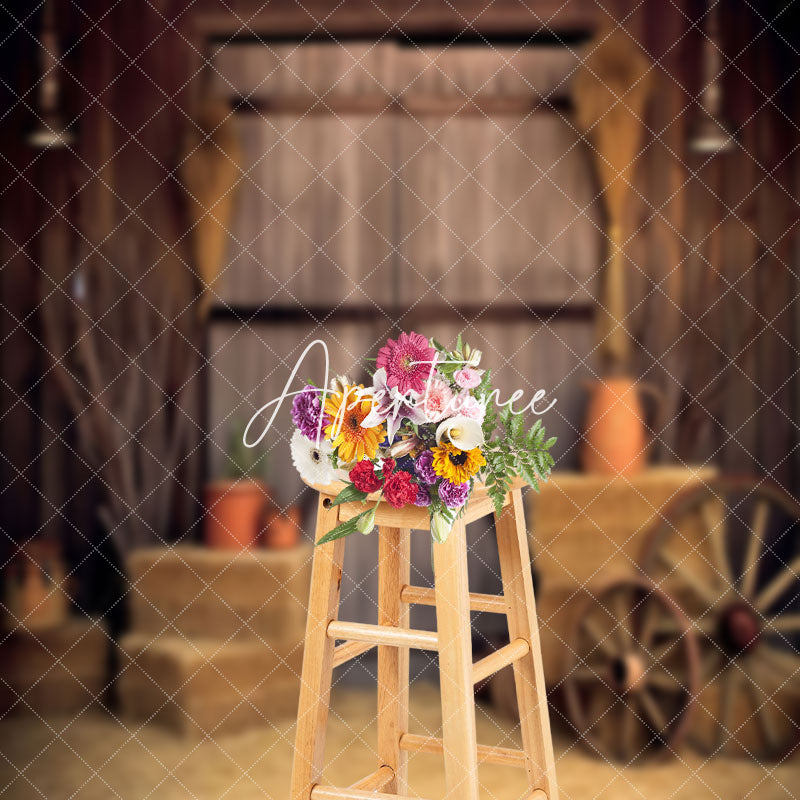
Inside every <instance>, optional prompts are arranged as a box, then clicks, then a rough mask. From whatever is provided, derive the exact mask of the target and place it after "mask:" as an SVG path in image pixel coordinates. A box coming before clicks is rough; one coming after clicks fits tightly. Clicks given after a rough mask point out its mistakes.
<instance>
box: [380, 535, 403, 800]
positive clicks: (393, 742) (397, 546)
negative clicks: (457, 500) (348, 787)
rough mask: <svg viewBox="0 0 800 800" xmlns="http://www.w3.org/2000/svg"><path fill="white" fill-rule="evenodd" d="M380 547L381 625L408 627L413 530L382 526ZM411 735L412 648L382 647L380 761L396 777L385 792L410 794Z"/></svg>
mask: <svg viewBox="0 0 800 800" xmlns="http://www.w3.org/2000/svg"><path fill="white" fill-rule="evenodd" d="M379 535H380V543H379V545H378V625H392V626H394V627H401V628H408V627H409V624H408V619H409V607H408V605H407V604H406V603H403V602H401V601H400V592H401V590H402V588H403V586H407V585H408V583H409V580H410V577H411V570H410V563H409V558H410V552H409V550H410V531H409V530H408V529H407V528H386V527H381V528H380V531H379ZM407 732H408V648H407V647H388V646H385V645H378V758H379V759H380V760H381V765H384V764H385V765H386V766H389V767H391V768H392V770H393V771H394V774H395V777H394V779H392V780H391V781H390V782H389V784H388V785H387V787H386V788H385V789H384V791H385V792H386V793H388V794H401V795H402V794H408V788H407V785H408V753H406V752H405V751H401V750H400V736H401V735H402V734H404V733H407Z"/></svg>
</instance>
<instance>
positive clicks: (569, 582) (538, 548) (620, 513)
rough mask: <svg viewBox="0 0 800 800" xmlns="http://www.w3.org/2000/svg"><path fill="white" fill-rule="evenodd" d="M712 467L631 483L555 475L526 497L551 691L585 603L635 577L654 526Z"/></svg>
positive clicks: (665, 471) (669, 471)
mask: <svg viewBox="0 0 800 800" xmlns="http://www.w3.org/2000/svg"><path fill="white" fill-rule="evenodd" d="M716 474H717V473H716V470H715V469H713V468H707V467H705V468H697V469H692V468H689V467H676V466H664V467H652V468H650V469H647V470H644V471H643V472H641V473H640V474H639V475H635V476H631V477H621V476H620V477H610V476H604V475H587V474H585V473H579V472H556V473H553V476H552V477H551V479H550V481H549V482H548V483H547V484H545V485H543V486H542V491H541V493H540V494H536V493H534V492H528V514H527V519H528V525H529V536H530V539H531V550H532V552H533V554H534V567H535V569H536V571H537V573H538V578H539V591H538V594H537V611H538V614H539V624H540V627H541V637H542V652H543V657H544V667H545V675H546V677H547V681H548V684H550V685H555V684H556V683H558V681H559V679H560V677H561V675H562V669H563V664H564V659H565V655H566V654H565V648H566V644H567V637H568V635H569V631H570V630H571V629H572V626H573V625H574V622H575V613H576V610H577V608H578V607H579V605H580V604H579V603H576V602H575V601H576V600H579V599H580V598H582V597H585V596H586V593H587V592H592V590H593V588H597V587H599V586H601V585H603V584H605V583H606V582H610V581H612V580H616V579H618V578H624V577H628V576H630V575H632V574H633V573H634V571H635V568H636V567H635V565H636V563H637V561H638V560H639V557H640V555H641V552H642V547H643V545H644V542H645V540H646V537H647V533H648V531H649V529H650V525H651V523H652V522H653V520H654V519H655V518H657V517H658V515H659V514H661V513H662V512H663V510H664V509H665V507H666V506H667V505H668V504H669V503H670V502H671V501H672V500H673V499H674V498H675V497H676V496H677V495H678V493H679V492H682V491H684V490H687V489H690V488H692V487H695V486H698V485H702V483H703V482H706V481H709V480H711V479H712V478H713V477H714V476H715V475H716Z"/></svg>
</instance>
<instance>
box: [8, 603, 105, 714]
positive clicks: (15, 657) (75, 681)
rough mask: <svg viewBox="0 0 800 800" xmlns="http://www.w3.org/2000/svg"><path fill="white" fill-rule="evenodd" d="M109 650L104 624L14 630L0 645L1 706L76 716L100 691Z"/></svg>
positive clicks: (73, 622) (70, 623)
mask: <svg viewBox="0 0 800 800" xmlns="http://www.w3.org/2000/svg"><path fill="white" fill-rule="evenodd" d="M108 648H109V640H108V637H107V635H106V632H105V630H104V628H103V627H102V625H100V624H99V623H96V622H95V621H93V620H88V619H73V618H70V619H69V620H67V621H66V622H65V623H64V624H62V625H58V626H54V627H52V628H37V629H36V630H35V631H28V630H25V629H22V628H20V629H17V630H15V631H13V632H12V633H10V634H9V635H8V636H7V637H6V638H5V639H3V640H2V642H0V678H2V680H0V708H1V709H2V710H3V712H7V711H14V712H26V711H28V712H32V713H37V714H50V713H63V714H75V713H78V712H79V711H81V710H82V709H83V708H85V707H86V706H87V705H89V704H91V703H93V702H94V700H95V698H96V697H97V696H98V695H101V694H102V692H103V689H104V687H105V685H106V683H107V681H108V676H107V671H108Z"/></svg>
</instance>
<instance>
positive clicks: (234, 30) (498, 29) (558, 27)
mask: <svg viewBox="0 0 800 800" xmlns="http://www.w3.org/2000/svg"><path fill="white" fill-rule="evenodd" d="M236 8H237V14H235V15H234V14H231V13H230V12H228V11H225V10H220V9H219V7H218V5H217V4H215V3H213V2H210V0H202V6H200V8H199V9H198V10H197V13H196V14H195V15H194V19H193V26H194V29H195V30H196V32H197V34H198V35H203V36H207V37H224V38H225V39H226V40H227V39H229V38H230V37H235V36H239V37H242V25H241V19H246V20H247V29H248V31H251V32H252V31H255V32H257V33H259V34H261V35H262V36H264V37H266V38H268V39H270V40H273V41H274V40H275V38H276V37H290V38H292V39H294V38H296V37H306V36H309V35H312V34H314V35H316V36H317V38H319V37H322V38H323V40H324V41H331V39H330V37H331V36H334V35H335V36H336V38H337V40H339V39H341V37H359V38H360V37H365V36H381V37H384V38H385V37H386V36H387V31H391V29H392V28H393V26H394V25H397V26H398V27H399V28H400V29H401V30H402V35H398V38H400V40H401V41H403V42H407V41H408V39H407V37H408V36H411V37H420V36H429V35H435V36H436V37H448V36H452V35H456V36H458V38H459V40H462V39H465V40H468V39H469V38H470V35H474V31H472V30H465V27H467V26H466V25H465V20H474V23H471V26H470V27H474V28H475V30H476V31H478V32H480V33H481V34H482V35H483V36H487V37H490V38H491V37H502V38H506V37H509V36H513V37H514V41H519V40H520V39H521V38H522V39H523V41H524V40H525V39H527V38H530V37H532V36H537V35H538V36H539V37H540V38H543V39H545V40H548V41H549V40H551V39H552V37H553V36H554V35H555V34H558V37H559V39H560V40H564V38H565V37H568V39H567V41H568V42H570V43H572V44H575V42H576V41H577V40H580V39H583V38H584V37H585V36H586V35H587V33H588V32H589V31H591V30H593V29H594V27H595V22H596V12H595V10H594V8H593V7H592V5H591V4H589V3H587V2H585V0H571V2H569V3H563V2H561V1H560V0H537V3H536V11H535V13H533V12H532V11H531V9H530V8H529V7H528V6H526V5H522V4H520V3H515V2H512V0H497V2H495V3H493V4H492V6H491V7H490V8H486V5H485V3H483V2H480V0H468V2H463V3H459V4H458V6H457V7H456V6H454V5H452V4H447V3H440V2H429V3H419V2H411V0H387V1H386V2H383V3H381V5H380V6H376V5H375V4H374V3H370V2H366V0H348V2H347V3H343V4H340V5H338V6H336V7H335V8H333V9H332V8H331V6H330V5H329V4H326V3H322V2H321V1H320V0H314V2H311V3H308V2H306V3H304V4H303V5H302V6H301V5H298V4H297V3H294V2H290V0H273V2H271V3H269V4H267V5H265V4H264V3H263V2H262V1H261V0H244V2H241V3H239V4H237V7H236ZM239 15H241V17H240V16H239ZM320 19H324V20H325V26H324V29H323V30H320V26H319V23H318V22H317V20H320ZM251 37H252V34H251ZM245 38H246V37H245Z"/></svg>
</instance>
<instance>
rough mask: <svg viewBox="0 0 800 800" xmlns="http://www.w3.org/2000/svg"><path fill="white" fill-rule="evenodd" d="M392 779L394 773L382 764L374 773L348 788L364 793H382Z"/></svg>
mask: <svg viewBox="0 0 800 800" xmlns="http://www.w3.org/2000/svg"><path fill="white" fill-rule="evenodd" d="M393 779H394V771H393V770H392V768H391V767H389V766H387V765H386V764H384V765H383V766H382V767H378V769H376V770H375V772H372V773H370V774H369V775H367V776H366V777H365V778H362V779H361V780H360V781H356V782H355V783H354V784H353V785H352V786H351V787H350V788H351V789H361V790H363V791H365V792H382V791H383V790H384V789H385V788H386V787H387V786H388V785H389V783H390V782H391V781H392V780H393Z"/></svg>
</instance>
